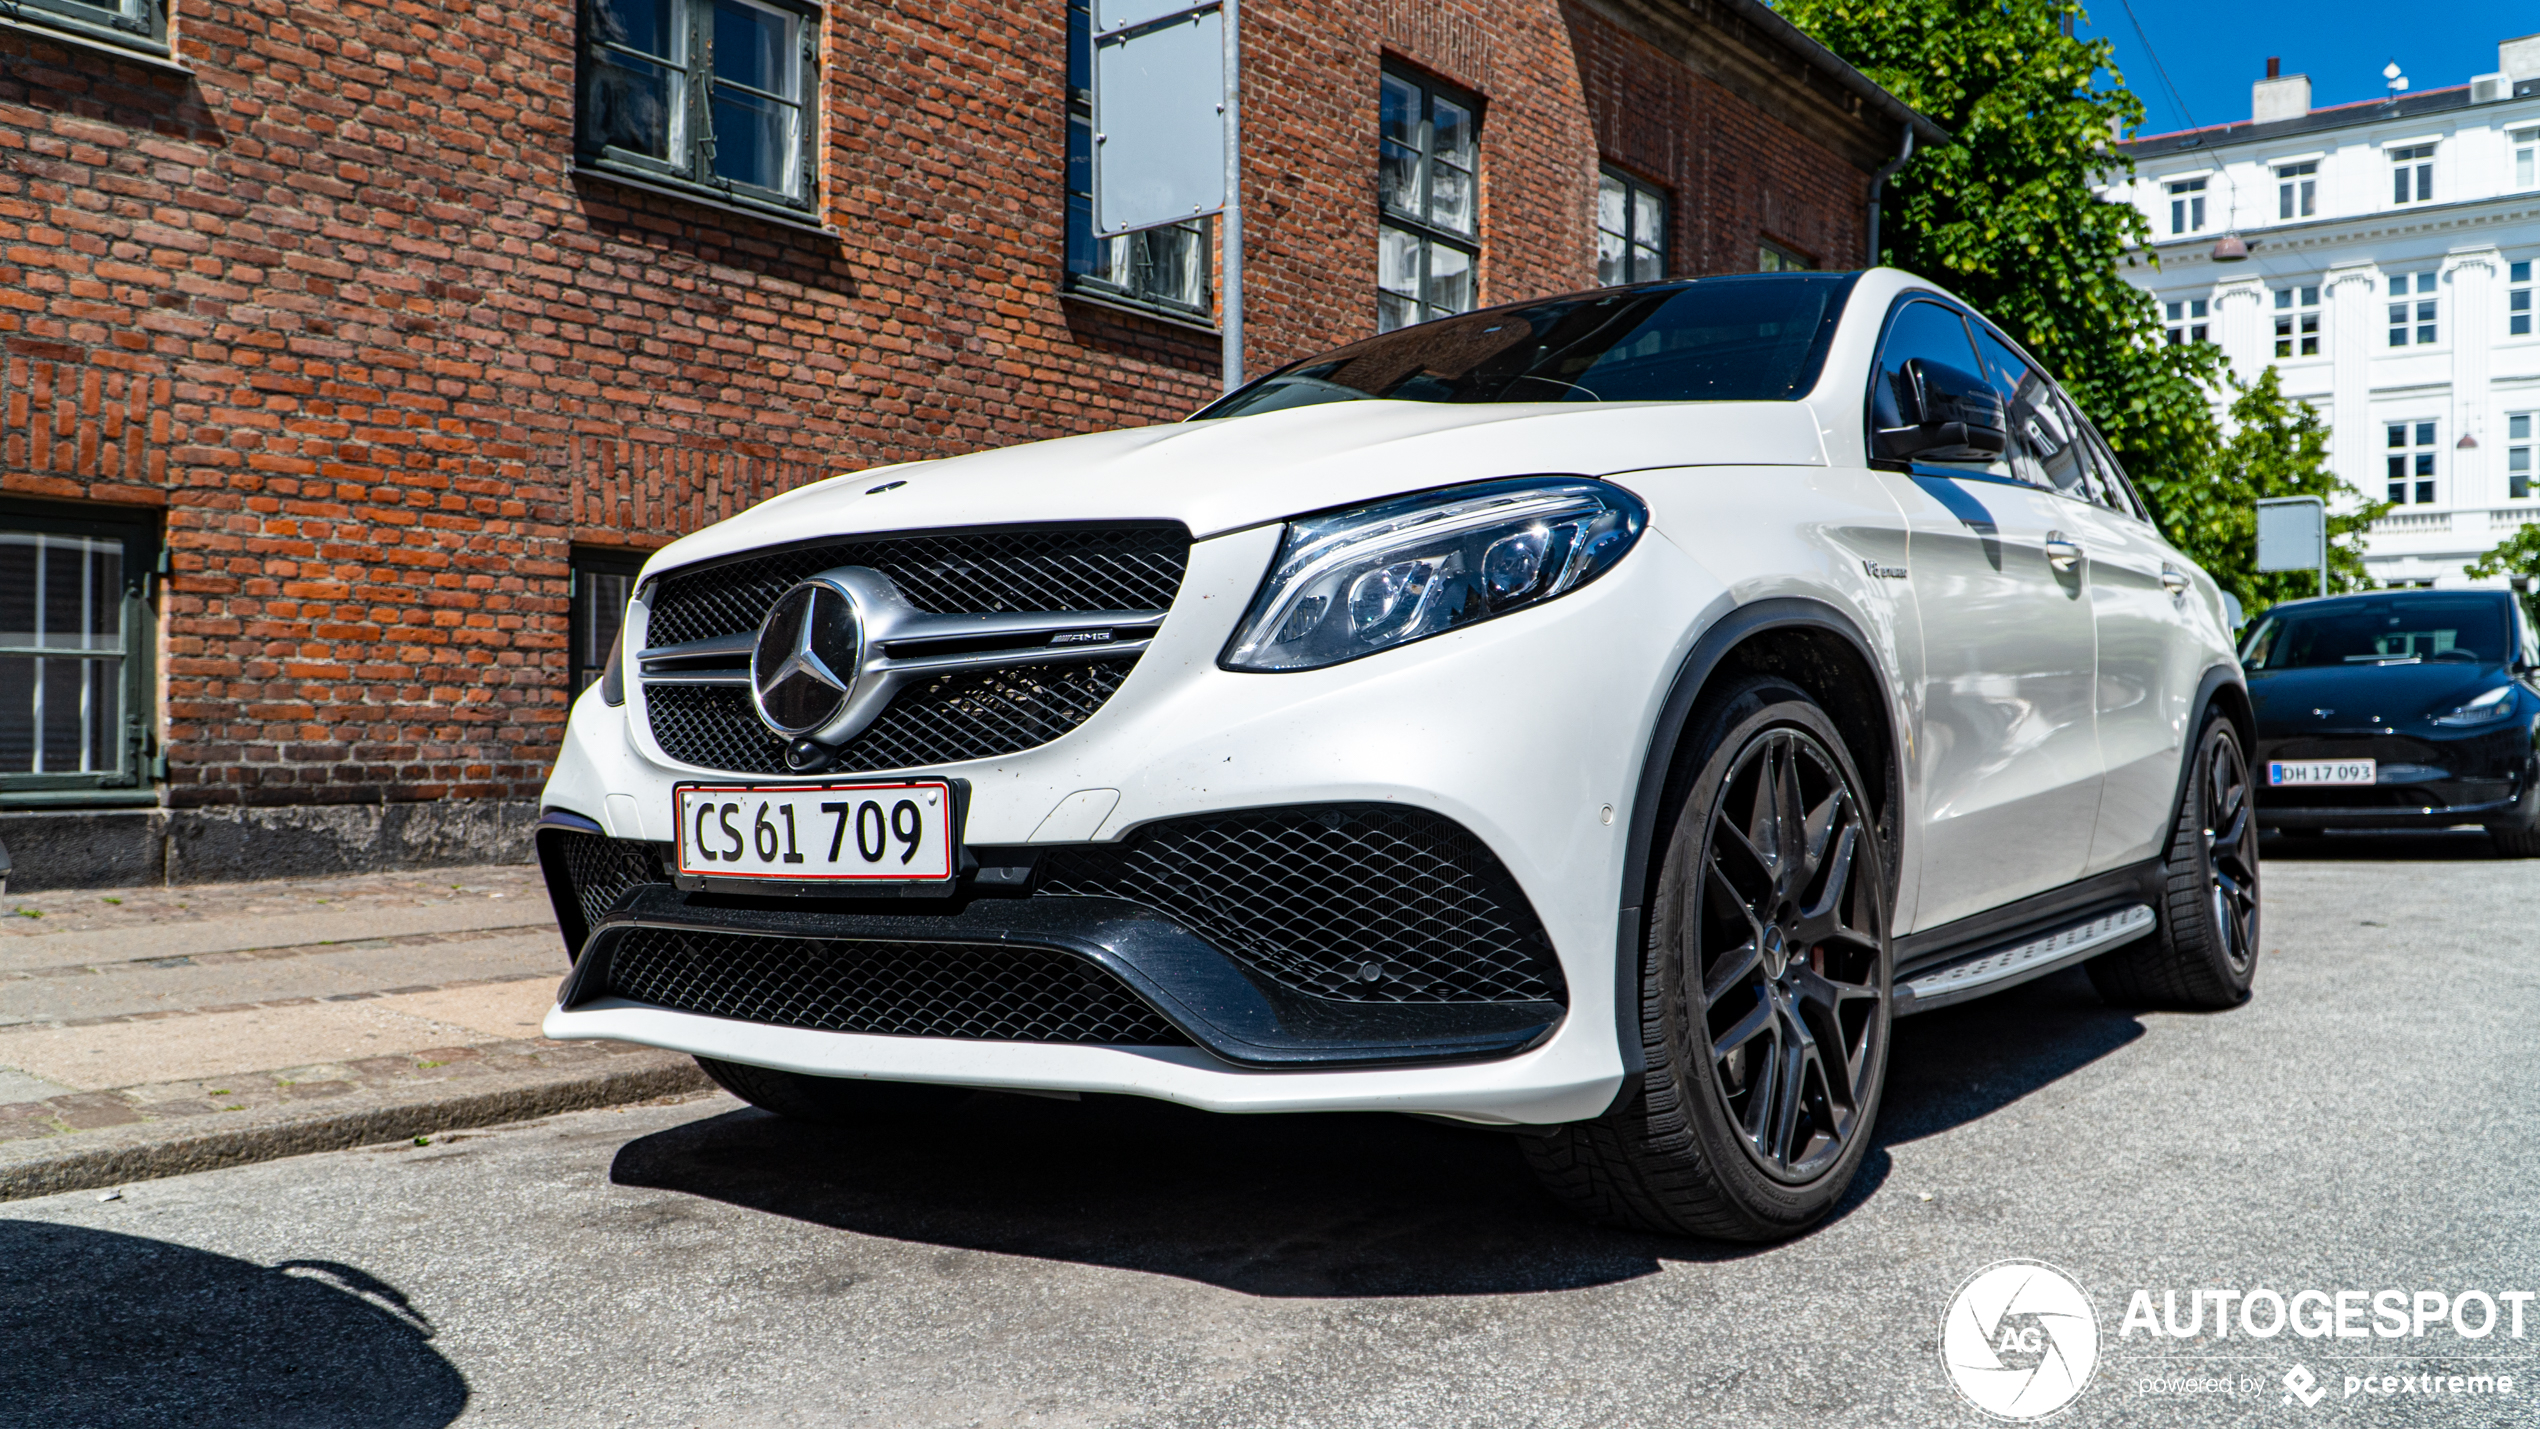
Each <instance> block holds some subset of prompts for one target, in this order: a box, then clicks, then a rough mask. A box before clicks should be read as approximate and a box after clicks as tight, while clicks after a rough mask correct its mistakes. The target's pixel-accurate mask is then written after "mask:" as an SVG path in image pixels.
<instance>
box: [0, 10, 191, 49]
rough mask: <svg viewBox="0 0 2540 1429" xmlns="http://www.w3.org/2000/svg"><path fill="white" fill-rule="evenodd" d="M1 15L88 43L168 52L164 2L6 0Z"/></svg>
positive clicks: (166, 19)
mask: <svg viewBox="0 0 2540 1429" xmlns="http://www.w3.org/2000/svg"><path fill="white" fill-rule="evenodd" d="M0 14H4V15H7V16H8V17H9V18H10V19H12V20H18V21H22V22H24V23H26V24H30V25H48V26H50V27H52V28H53V29H56V30H66V31H69V32H70V33H72V34H74V35H79V36H81V37H83V38H86V39H91V40H104V41H105V42H106V43H108V44H110V45H122V46H124V47H125V48H126V49H134V50H142V51H146V52H148V53H150V54H154V55H164V54H166V53H167V52H168V12H167V6H166V3H165V0H97V3H95V4H88V3H84V0H8V3H7V4H5V5H0Z"/></svg>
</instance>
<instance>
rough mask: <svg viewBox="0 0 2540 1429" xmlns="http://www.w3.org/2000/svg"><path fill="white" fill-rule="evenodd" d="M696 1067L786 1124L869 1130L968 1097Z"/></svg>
mask: <svg viewBox="0 0 2540 1429" xmlns="http://www.w3.org/2000/svg"><path fill="white" fill-rule="evenodd" d="M697 1065H698V1066H699V1067H702V1068H704V1069H705V1074H706V1075H707V1076H709V1077H712V1078H714V1080H715V1083H716V1084H717V1085H719V1086H721V1087H722V1088H723V1089H724V1090H725V1091H727V1092H730V1093H731V1094H732V1095H734V1096H736V1097H739V1098H740V1099H741V1100H743V1101H745V1102H748V1103H749V1104H750V1105H752V1106H754V1107H757V1108H758V1109H759V1110H761V1111H772V1112H774V1113H776V1114H777V1115H778V1116H781V1117H784V1118H786V1119H787V1120H789V1121H800V1122H807V1123H810V1124H812V1125H815V1126H837V1127H849V1126H872V1125H876V1124H879V1123H883V1122H892V1121H909V1120H914V1119H916V1118H918V1117H923V1116H932V1115H937V1114H940V1113H942V1112H944V1111H947V1110H949V1109H950V1108H951V1107H952V1105H953V1103H955V1102H958V1101H960V1100H961V1099H962V1098H963V1097H965V1096H967V1095H969V1088H967V1087H939V1086H927V1085H922V1084H918V1083H914V1082H872V1081H866V1080H863V1079H862V1078H853V1077H807V1076H804V1075H803V1074H802V1073H800V1072H780V1071H777V1070H775V1069H774V1068H772V1067H753V1066H750V1065H749V1064H747V1063H745V1062H723V1061H717V1060H716V1059H714V1058H712V1057H699V1058H698V1059H697Z"/></svg>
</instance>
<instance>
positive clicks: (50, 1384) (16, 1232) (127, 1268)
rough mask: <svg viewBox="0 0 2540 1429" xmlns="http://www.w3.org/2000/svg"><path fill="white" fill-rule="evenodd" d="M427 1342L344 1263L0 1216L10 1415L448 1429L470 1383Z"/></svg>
mask: <svg viewBox="0 0 2540 1429" xmlns="http://www.w3.org/2000/svg"><path fill="white" fill-rule="evenodd" d="M431 1339H432V1327H431V1325H429V1324H428V1323H426V1322H425V1320H424V1319H423V1317H422V1316H421V1315H420V1314H419V1313H417V1312H416V1311H415V1309H414V1308H413V1307H412V1306H411V1305H409V1304H407V1303H406V1297H405V1296H404V1294H402V1293H401V1292H399V1291H398V1290H397V1289H396V1288H395V1287H393V1286H391V1285H388V1284H386V1283H384V1282H382V1281H380V1280H377V1279H375V1278H373V1277H372V1276H370V1275H368V1274H366V1273H365V1272H363V1271H360V1270H357V1269H355V1268H353V1267H351V1266H348V1265H338V1264H335V1263H334V1262H331V1261H285V1262H283V1263H282V1264H280V1265H274V1266H263V1265H257V1264H254V1263H252V1262H250V1261H244V1260H234V1259H232V1258H230V1257H228V1256H225V1255H214V1254H212V1253H210V1252H208V1251H202V1250H196V1249H194V1248H192V1247H190V1246H183V1245H177V1244H174V1243H171V1242H168V1241H161V1240H151V1239H148V1238H147V1237H143V1236H130V1235H122V1234H118V1233H116V1232H113V1231H102V1230H93V1229H90V1228H87V1227H84V1226H66V1225H56V1224H51V1223H48V1222H42V1221H22V1220H0V1423H6V1424H25V1425H42V1426H46V1429H70V1426H74V1425H76V1426H79V1429H124V1426H132V1429H141V1426H153V1429H155V1426H161V1425H171V1424H204V1425H210V1424H218V1425H240V1426H245V1425H264V1426H276V1429H280V1426H297V1425H312V1426H314V1425H340V1424H359V1425H363V1426H365V1429H439V1426H441V1425H444V1424H448V1423H449V1422H450V1421H451V1420H454V1419H456V1418H458V1417H459V1413H460V1411H461V1410H463V1409H465V1408H466V1407H467V1400H468V1389H467V1381H466V1380H465V1379H464V1378H462V1377H461V1376H460V1374H459V1372H458V1370H457V1368H456V1367H454V1366H452V1365H451V1363H450V1362H449V1361H448V1360H446V1359H444V1358H442V1357H441V1355H440V1353H439V1352H438V1351H437V1350H435V1349H433V1347H432V1345H431Z"/></svg>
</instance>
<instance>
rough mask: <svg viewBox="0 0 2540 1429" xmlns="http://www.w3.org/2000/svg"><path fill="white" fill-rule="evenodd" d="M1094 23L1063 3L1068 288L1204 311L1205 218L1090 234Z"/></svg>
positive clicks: (1079, 4)
mask: <svg viewBox="0 0 2540 1429" xmlns="http://www.w3.org/2000/svg"><path fill="white" fill-rule="evenodd" d="M1093 67H1094V26H1093V17H1092V15H1091V14H1090V13H1089V12H1088V10H1087V0H1068V5H1067V290H1068V291H1069V292H1071V293H1078V294H1082V295H1084V296H1087V297H1096V298H1106V299H1111V300H1114V301H1121V300H1125V301H1128V302H1131V303H1135V304H1138V305H1141V306H1151V307H1159V308H1163V309H1165V310H1167V311H1168V312H1172V313H1176V314H1180V315H1182V316H1186V317H1200V318H1205V317H1208V316H1210V303H1211V301H1212V300H1211V297H1210V287H1209V285H1210V276H1211V275H1210V271H1209V266H1210V265H1209V237H1208V221H1207V220H1206V219H1191V220H1189V221H1187V222H1184V223H1175V224H1169V225H1167V226H1165V227H1163V228H1150V229H1146V230H1144V231H1143V232H1139V233H1124V234H1121V235H1120V236H1119V237H1117V238H1100V237H1096V236H1095V234H1094V92H1093V82H1094V81H1093V72H1094V71H1093Z"/></svg>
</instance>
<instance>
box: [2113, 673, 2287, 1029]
mask: <svg viewBox="0 0 2540 1429" xmlns="http://www.w3.org/2000/svg"><path fill="white" fill-rule="evenodd" d="M2183 782H2184V784H2185V787H2184V788H2183V789H2181V790H2180V792H2179V801H2178V811H2177V814H2176V816H2175V817H2174V818H2173V819H2172V820H2171V823H2170V846H2169V851H2168V856H2167V858H2166V860H2165V865H2166V870H2167V872H2166V875H2165V887H2164V888H2163V890H2162V899H2161V906H2160V908H2159V909H2158V910H2157V911H2158V912H2159V914H2160V922H2159V926H2158V927H2156V928H2155V929H2154V930H2153V935H2152V936H2151V937H2149V938H2143V939H2139V940H2137V941H2135V942H2133V943H2130V944H2127V945H2126V946H2125V947H2122V948H2119V949H2117V950H2116V951H2114V952H2111V953H2102V954H2101V955H2099V956H2098V957H2095V958H2092V959H2091V960H2090V961H2089V962H2088V963H2087V964H2085V965H2084V966H2085V967H2087V968H2088V969H2089V972H2090V981H2091V984H2092V985H2093V986H2095V987H2097V988H2098V989H2099V995H2100V996H2101V997H2103V998H2106V999H2107V1000H2108V1001H2109V1002H2111V1003H2114V1004H2116V1005H2117V1006H2120V1007H2172V1008H2190V1009H2214V1008H2223V1007H2237V1006H2239V1005H2240V1004H2241V1003H2243V1002H2246V1001H2248V1000H2249V986H2250V983H2251V982H2252V981H2253V980H2254V979H2255V978H2256V977H2257V973H2258V931H2259V923H2258V911H2259V892H2258V831H2257V827H2256V825H2255V823H2254V822H2253V821H2252V819H2251V817H2250V816H2251V812H2252V811H2251V808H2250V802H2249V801H2250V795H2251V791H2252V785H2251V783H2250V779H2249V761H2248V759H2247V757H2246V756H2244V755H2243V754H2242V753H2241V750H2240V732H2239V731H2238V730H2236V729H2234V728H2233V727H2232V723H2231V721H2230V720H2228V719H2225V718H2224V717H2223V715H2222V712H2221V711H2220V710H2208V711H2207V712H2206V714H2205V723H2204V727H2203V728H2202V729H2201V730H2199V731H2198V733H2197V736H2196V744H2195V749H2194V753H2193V755H2192V756H2191V762H2190V764H2189V767H2188V771H2187V778H2186V779H2185V780H2184V781H2183Z"/></svg>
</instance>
